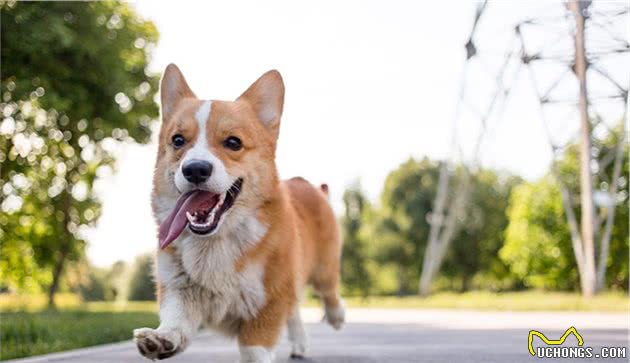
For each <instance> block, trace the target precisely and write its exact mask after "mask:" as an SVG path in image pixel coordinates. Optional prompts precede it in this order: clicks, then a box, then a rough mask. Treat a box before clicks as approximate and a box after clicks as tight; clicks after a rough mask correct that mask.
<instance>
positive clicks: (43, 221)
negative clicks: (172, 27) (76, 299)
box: [0, 1, 158, 306]
mask: <svg viewBox="0 0 630 363" xmlns="http://www.w3.org/2000/svg"><path fill="white" fill-rule="evenodd" d="M1 7H2V8H1V10H2V11H1V32H0V33H1V42H0V43H1V48H2V55H1V68H2V103H0V111H1V114H2V118H3V120H2V123H1V124H0V164H1V166H0V186H2V191H3V193H2V196H1V197H0V198H2V200H1V208H2V212H3V213H2V214H1V216H0V239H1V240H2V242H3V243H2V245H1V246H0V248H1V250H0V267H2V268H1V269H0V278H1V279H2V280H3V281H6V283H7V284H8V286H9V287H10V288H13V289H30V290H36V289H37V288H38V287H39V286H40V285H44V286H45V287H46V288H47V289H48V295H49V305H50V306H54V295H55V293H56V291H57V289H58V287H59V284H60V279H61V276H63V272H64V267H65V265H66V264H67V263H68V262H69V261H76V260H78V259H80V258H81V257H82V256H83V253H84V247H85V241H84V240H83V238H82V237H81V230H82V229H83V228H85V227H87V226H89V225H91V224H93V223H95V221H96V219H97V218H98V215H99V211H100V206H99V202H98V200H97V199H96V197H95V195H94V193H93V189H92V186H93V183H94V180H95V179H96V177H97V176H98V175H99V173H101V172H103V171H104V168H105V167H109V166H112V165H113V162H114V159H113V157H112V151H113V149H114V147H115V144H116V142H117V141H127V140H135V141H138V142H146V141H148V139H149V136H150V129H149V125H150V122H151V120H152V119H154V118H155V117H156V116H157V115H158V109H157V106H156V104H155V103H154V102H153V97H154V94H155V92H156V90H157V81H158V79H157V77H156V76H153V75H148V73H147V69H146V68H147V63H148V60H149V53H150V50H151V48H152V47H153V45H154V44H155V42H156V41H157V39H158V33H157V30H156V28H155V26H154V25H153V24H152V23H151V22H148V21H144V20H142V19H140V18H139V17H138V16H137V15H136V14H135V13H134V12H133V11H132V10H131V8H130V7H129V5H127V4H126V3H119V2H110V1H106V2H28V3H27V2H24V3H22V2H20V3H17V2H4V3H2V5H1Z"/></svg>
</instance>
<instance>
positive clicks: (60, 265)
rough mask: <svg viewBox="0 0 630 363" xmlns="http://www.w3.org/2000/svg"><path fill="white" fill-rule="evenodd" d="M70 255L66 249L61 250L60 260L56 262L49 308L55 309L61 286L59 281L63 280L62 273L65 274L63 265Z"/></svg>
mask: <svg viewBox="0 0 630 363" xmlns="http://www.w3.org/2000/svg"><path fill="white" fill-rule="evenodd" d="M67 255H68V253H67V251H66V249H64V250H63V251H61V254H60V256H59V260H58V261H57V263H56V264H55V268H54V269H53V281H52V284H51V285H50V288H49V289H48V308H49V309H55V308H56V305H55V294H56V293H57V289H58V288H59V281H60V280H61V275H62V274H63V267H64V265H65V263H66V256H67Z"/></svg>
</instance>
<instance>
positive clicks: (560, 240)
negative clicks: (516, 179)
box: [500, 177, 578, 290]
mask: <svg viewBox="0 0 630 363" xmlns="http://www.w3.org/2000/svg"><path fill="white" fill-rule="evenodd" d="M508 216H509V220H510V222H509V225H508V228H507V230H506V232H505V238H506V241H505V245H504V246H503V248H502V249H501V251H500V257H501V259H502V260H503V261H505V263H506V264H508V265H509V268H510V271H511V272H512V273H513V274H515V275H516V276H517V277H518V278H519V279H522V280H523V282H524V284H525V286H528V287H536V288H546V289H561V290H573V289H576V288H578V281H577V279H578V276H577V270H576V268H575V258H574V256H573V250H572V248H571V236H570V235H569V230H568V228H567V225H566V224H567V222H566V217H565V215H564V210H563V208H562V197H561V195H560V190H559V188H558V185H557V184H556V183H555V181H554V180H553V178H551V177H546V178H543V179H542V180H539V181H537V182H534V183H524V184H522V185H519V186H518V187H516V188H515V190H514V192H513V193H512V196H511V198H510V206H509V209H508Z"/></svg>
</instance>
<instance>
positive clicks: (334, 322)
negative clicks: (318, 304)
mask: <svg viewBox="0 0 630 363" xmlns="http://www.w3.org/2000/svg"><path fill="white" fill-rule="evenodd" d="M343 305H344V304H343V301H340V303H339V305H338V306H335V307H331V306H326V308H325V310H326V315H324V319H326V321H327V322H328V324H330V325H331V326H332V327H333V328H335V330H339V329H341V327H342V326H343V322H344V321H345V318H346V310H345V309H344V307H343Z"/></svg>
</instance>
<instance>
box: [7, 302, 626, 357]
mask: <svg viewBox="0 0 630 363" xmlns="http://www.w3.org/2000/svg"><path fill="white" fill-rule="evenodd" d="M345 300H346V305H347V306H349V307H359V308H390V309H412V308H417V309H471V310H502V311H611V312H627V311H628V303H629V302H628V295H627V294H624V293H605V294H601V295H598V296H596V297H594V298H592V299H584V298H582V297H581V296H580V295H579V294H576V293H560V292H540V291H525V292H506V293H491V292H482V291H474V292H468V293H463V294H457V293H449V292H441V293H436V294H434V295H432V296H430V297H427V298H419V297H416V296H409V297H402V298H398V297H381V296H379V297H370V298H367V299H362V298H356V297H347V298H346V299H345ZM57 303H58V306H59V309H58V310H57V311H48V310H45V306H46V299H45V297H44V296H18V295H0V342H1V343H2V344H1V345H0V360H5V359H12V358H20V357H27V356H32V355H38V354H45V353H51V352H57V351H63V350H68V349H76V348H81V347H88V346H92V345H98V344H105V343H112V342H118V341H123V340H128V339H130V338H131V331H132V330H133V329H134V328H138V327H142V326H150V327H151V326H157V324H158V318H157V314H156V312H157V306H156V303H155V302H138V301H133V302H127V303H115V302H88V303H84V302H82V301H81V300H80V299H79V298H78V297H77V296H75V295H72V294H61V295H59V296H58V299H57ZM303 305H304V306H310V307H315V306H319V302H318V301H317V300H316V299H315V298H308V299H305V301H304V304H303Z"/></svg>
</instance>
